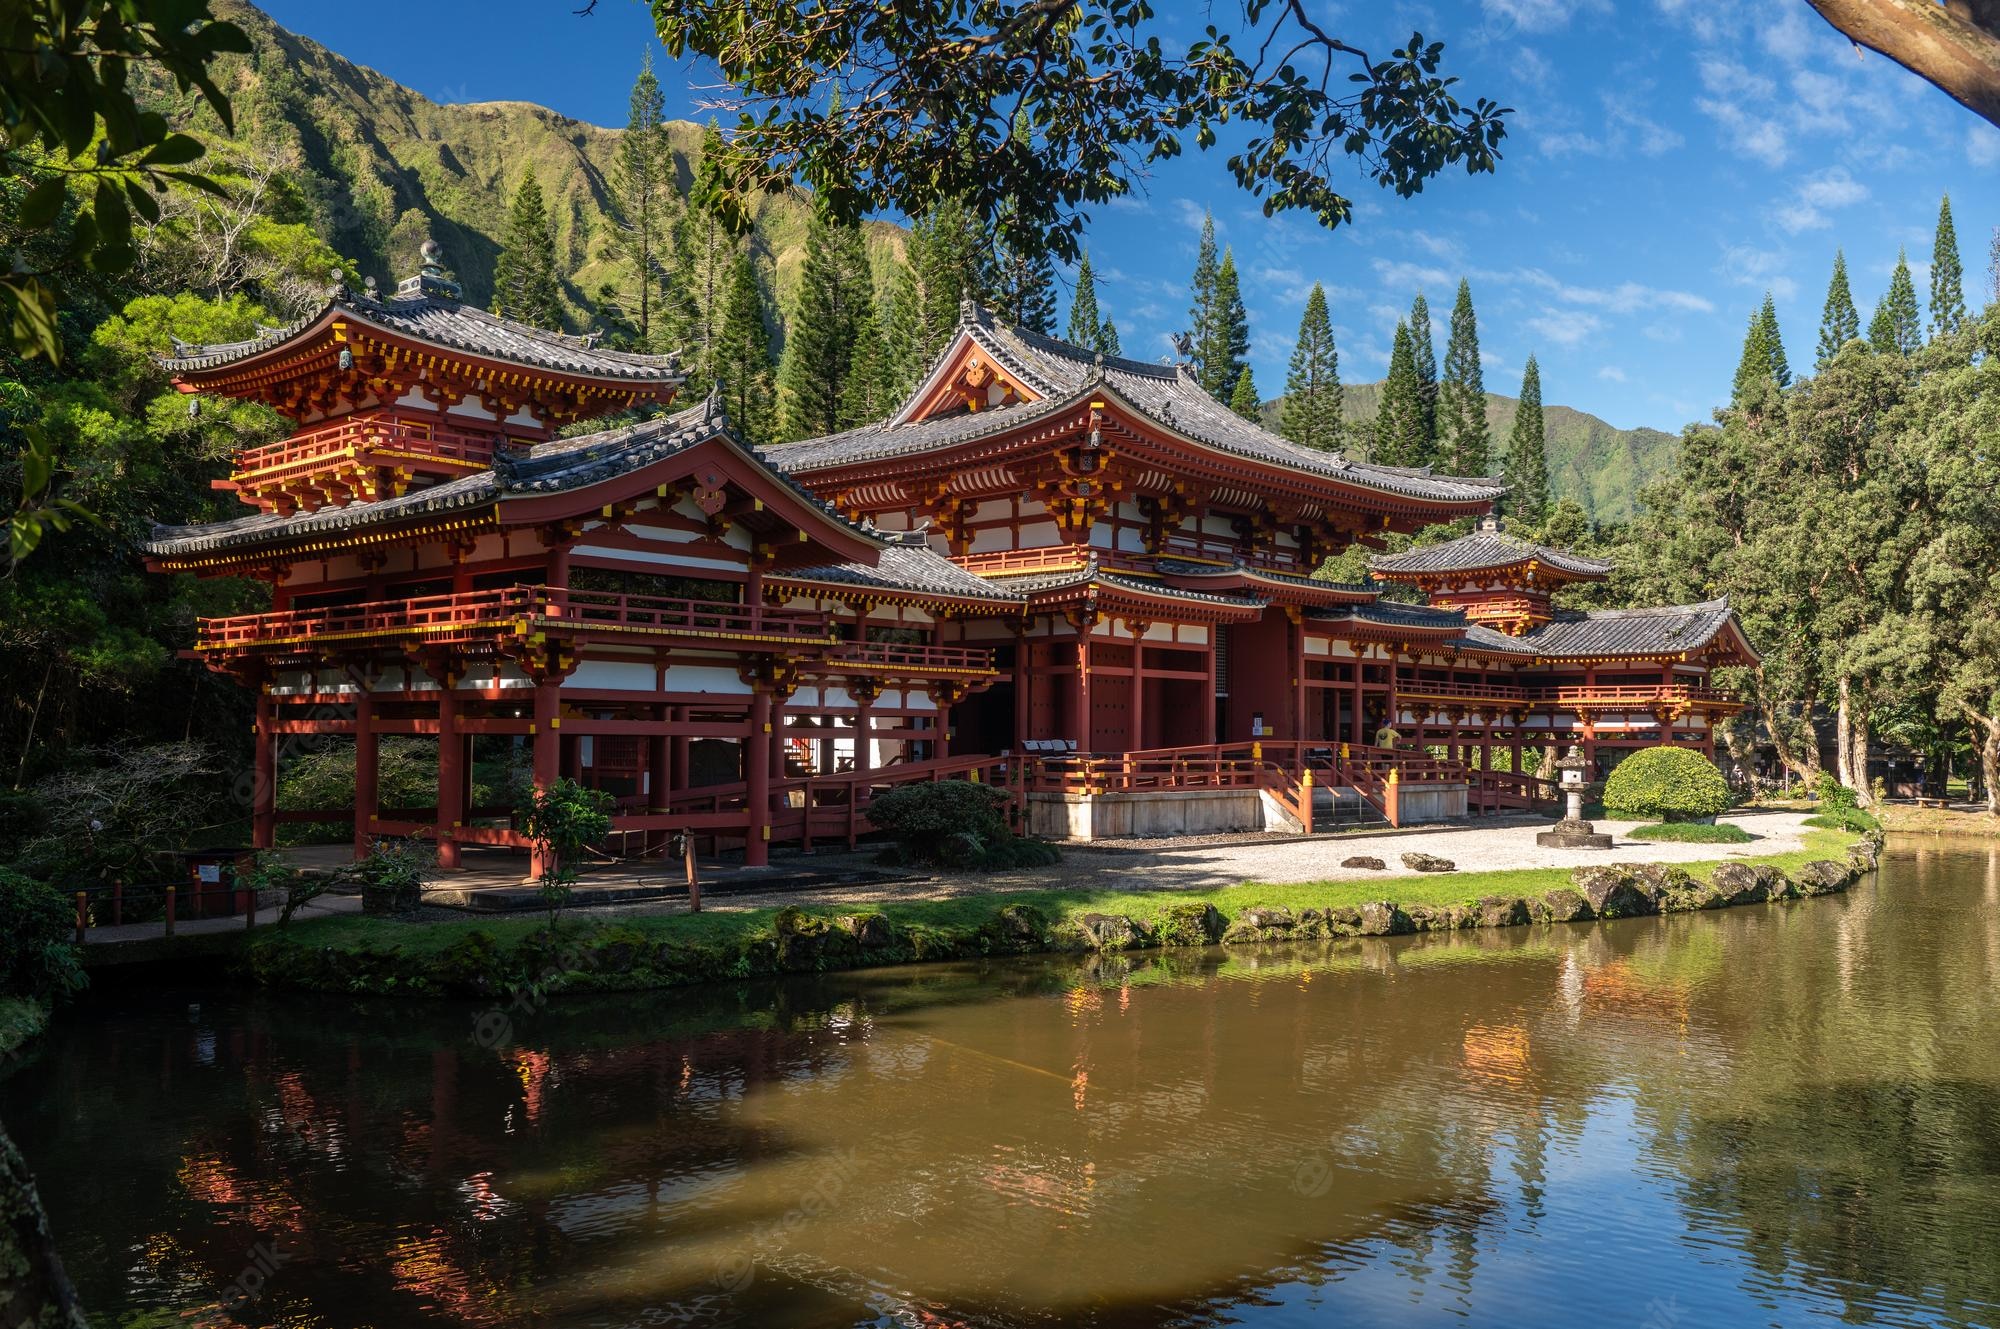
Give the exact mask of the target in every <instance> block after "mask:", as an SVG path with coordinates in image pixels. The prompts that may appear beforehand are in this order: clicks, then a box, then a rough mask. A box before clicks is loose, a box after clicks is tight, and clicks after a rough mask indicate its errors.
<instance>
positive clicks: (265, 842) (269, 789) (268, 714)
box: [250, 691, 278, 849]
mask: <svg viewBox="0 0 2000 1329" xmlns="http://www.w3.org/2000/svg"><path fill="white" fill-rule="evenodd" d="M277 727H278V705H277V703H276V702H275V701H273V700H272V699H271V694H270V693H269V692H261V691H260V692H259V693H258V694H257V725H256V734H255V738H254V740H253V741H254V744H255V747H256V768H255V771H254V773H253V774H252V777H251V788H250V842H251V843H252V844H254V845H256V846H257V848H259V849H270V848H272V847H273V846H275V845H276V844H277V842H278V735H277Z"/></svg>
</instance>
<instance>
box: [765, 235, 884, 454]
mask: <svg viewBox="0 0 2000 1329" xmlns="http://www.w3.org/2000/svg"><path fill="white" fill-rule="evenodd" d="M871 348H872V349H871ZM880 348H881V337H880V333H879V330H878V329H877V327H876V314H875V292H874V280H873V277H872V276H871V274H870V272H869V268H868V246H867V243H866V242H865V241H864V240H863V239H862V236H861V228H860V227H859V226H840V225H836V224H834V223H831V222H828V221H826V220H824V219H822V218H820V217H819V216H817V215H815V216H814V217H813V219H812V221H811V222H810V223H809V224H808V225H807V227H806V257H805V264H804V266H803V268H802V269H801V270H800V273H799V293H798V298H797V303H796V304H795V305H794V306H793V309H792V319H791V324H790V326H789V327H788V328H787V329H786V334H785V353H784V356H783V359H782V361H781V363H780V364H779V368H778V384H779V389H780V397H781V407H780V409H781V412H782V415H783V417H784V427H783V434H784V436H785V437H786V438H787V439H799V438H813V437H816V436H818V435H821V434H832V433H837V432H839V431H840V430H842V429H846V428H848V427H850V426H852V425H856V424H860V423H862V420H863V417H862V416H861V415H860V414H859V411H860V409H861V404H862V403H863V402H864V401H866V400H867V398H868V396H869V395H870V394H869V393H868V392H866V391H863V390H861V389H859V388H858V387H857V384H856V379H857V376H859V375H863V374H866V373H868V372H870V371H871V366H870V364H869V357H870V356H871V355H873V356H874V357H875V361H876V363H875V365H874V366H873V372H876V373H879V372H880Z"/></svg>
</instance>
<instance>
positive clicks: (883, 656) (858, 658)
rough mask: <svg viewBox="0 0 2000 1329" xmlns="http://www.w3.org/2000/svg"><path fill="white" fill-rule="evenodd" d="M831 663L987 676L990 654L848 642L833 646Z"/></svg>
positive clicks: (960, 648) (954, 648) (975, 650)
mask: <svg viewBox="0 0 2000 1329" xmlns="http://www.w3.org/2000/svg"><path fill="white" fill-rule="evenodd" d="M828 658H829V660H830V662H831V663H833V664H836V665H842V666H845V667H847V668H851V669H866V670H877V669H879V670H884V671H887V672H891V673H910V674H923V673H935V672H962V673H982V674H990V673H992V672H994V670H993V652H992V651H990V650H988V649H986V648H985V647H981V646H926V645H921V644H918V643H912V642H900V641H865V642H863V641H849V642H842V643H841V644H840V645H838V646H835V647H834V648H833V650H832V651H831V652H830V653H829V656H828Z"/></svg>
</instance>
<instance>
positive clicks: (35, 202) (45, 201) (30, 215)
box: [20, 175, 69, 230]
mask: <svg viewBox="0 0 2000 1329" xmlns="http://www.w3.org/2000/svg"><path fill="white" fill-rule="evenodd" d="M68 193H69V190H68V188H67V187H66V183H65V181H64V180H63V178H62V177H61V176H59V175H52V176H50V177H49V178H48V179H46V180H43V181H41V182H39V183H37V184H36V185H35V187H34V188H33V189H30V190H29V191H28V196H27V197H26V198H24V199H22V200H21V213H20V216H21V225H23V226H25V227H27V228H28V229H29V230H41V229H42V228H43V227H45V226H48V225H49V224H50V223H52V222H54V221H55V219H56V215H57V214H58V213H59V212H61V211H62V204H63V199H64V197H65V196H67V194H68Z"/></svg>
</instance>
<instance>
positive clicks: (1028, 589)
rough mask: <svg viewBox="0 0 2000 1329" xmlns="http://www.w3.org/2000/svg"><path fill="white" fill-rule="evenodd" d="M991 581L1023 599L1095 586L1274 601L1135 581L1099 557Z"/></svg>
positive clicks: (1191, 597)
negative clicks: (1103, 563)
mask: <svg viewBox="0 0 2000 1329" xmlns="http://www.w3.org/2000/svg"><path fill="white" fill-rule="evenodd" d="M990 580H992V581H995V582H998V583H999V584H1001V585H1003V586H1005V587H1007V589H1008V590H1010V591H1013V592H1015V593H1016V594H1019V595H1022V596H1030V595H1038V594H1041V593H1043V592H1046V591H1061V590H1067V589H1069V588H1071V587H1073V586H1087V585H1089V584H1091V583H1092V582H1095V583H1097V584H1098V585H1099V586H1109V587H1112V588H1114V589H1117V590H1123V591H1135V592H1138V593H1140V594H1142V595H1159V596H1165V597H1167V598H1168V599H1173V600H1187V601H1191V602H1193V603H1196V604H1216V605H1238V606H1244V607H1253V608H1254V607H1261V606H1263V605H1266V604H1269V603H1270V601H1269V600H1267V599H1265V598H1264V597H1262V596H1255V595H1225V594H1222V593H1220V592H1216V591H1191V590H1187V589H1185V588H1184V587H1180V586H1169V585H1167V584H1166V583H1165V582H1159V581H1154V580H1152V579H1151V578H1148V577H1134V576H1129V575H1127V574H1125V573H1119V572H1112V571H1110V570H1109V569H1107V568H1105V567H1103V566H1101V565H1100V564H1099V563H1098V561H1097V555H1096V554H1092V555H1091V556H1090V557H1089V558H1087V559H1085V560H1084V563H1083V566H1082V567H1079V568H1069V569H1065V570H1063V571H1059V572H1030V573H1026V574H1023V575H1021V576H1013V577H1005V576H1002V577H993V578H991V579H990Z"/></svg>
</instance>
